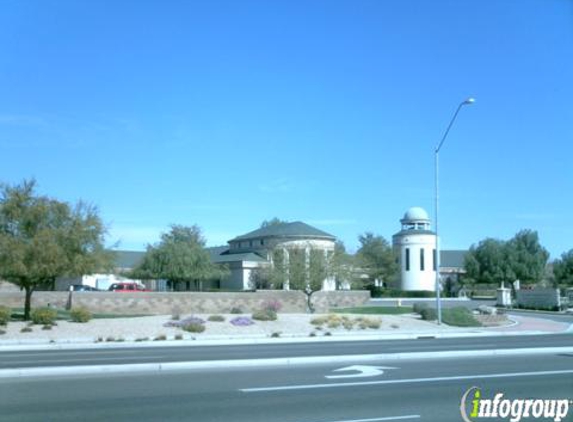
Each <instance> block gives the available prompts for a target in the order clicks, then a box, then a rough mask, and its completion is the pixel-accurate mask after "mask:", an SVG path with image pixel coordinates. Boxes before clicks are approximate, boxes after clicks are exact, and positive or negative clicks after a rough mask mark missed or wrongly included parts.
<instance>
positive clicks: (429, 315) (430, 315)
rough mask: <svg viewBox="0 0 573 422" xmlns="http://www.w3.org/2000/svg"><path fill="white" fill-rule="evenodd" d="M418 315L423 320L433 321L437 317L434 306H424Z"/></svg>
mask: <svg viewBox="0 0 573 422" xmlns="http://www.w3.org/2000/svg"><path fill="white" fill-rule="evenodd" d="M420 316H421V317H422V319H423V320H424V321H435V320H437V319H438V312H436V310H435V309H434V308H424V309H422V310H421V311H420Z"/></svg>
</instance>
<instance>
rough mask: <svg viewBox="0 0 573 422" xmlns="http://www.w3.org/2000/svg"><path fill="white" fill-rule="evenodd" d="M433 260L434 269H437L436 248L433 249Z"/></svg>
mask: <svg viewBox="0 0 573 422" xmlns="http://www.w3.org/2000/svg"><path fill="white" fill-rule="evenodd" d="M432 260H433V261H434V262H433V264H432V267H433V269H434V271H436V250H435V249H433V250H432Z"/></svg>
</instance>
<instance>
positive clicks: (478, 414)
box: [460, 387, 573, 422]
mask: <svg viewBox="0 0 573 422" xmlns="http://www.w3.org/2000/svg"><path fill="white" fill-rule="evenodd" d="M468 404H469V406H468ZM571 405H573V401H571V400H569V399H549V400H547V399H507V398H504V394H503V393H496V394H495V396H494V397H493V399H486V398H483V397H482V392H481V389H480V388H479V387H472V388H470V389H468V390H467V391H466V392H465V393H464V395H463V396H462V400H461V403H460V412H461V414H462V419H463V420H464V421H465V422H474V421H480V420H484V419H488V418H498V419H499V418H501V419H508V420H509V421H510V422H519V421H521V420H522V419H523V418H534V419H541V420H553V421H554V422H560V421H562V420H563V418H565V417H566V416H567V414H568V413H569V408H570V406H571Z"/></svg>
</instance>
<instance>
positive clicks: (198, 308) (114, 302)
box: [0, 290, 370, 315]
mask: <svg viewBox="0 0 573 422" xmlns="http://www.w3.org/2000/svg"><path fill="white" fill-rule="evenodd" d="M369 299H370V293H369V292H367V291H335V292H317V293H315V294H314V295H313V303H314V304H315V307H316V310H317V311H318V312H327V311H328V310H329V309H330V308H334V307H346V306H359V305H362V304H364V303H366V302H367V301H368V300H369ZM68 300H69V292H35V293H34V295H33V296H32V306H33V307H41V306H47V305H48V304H50V306H53V307H57V308H65V307H66V305H67V303H68ZM269 300H278V301H279V302H280V303H281V304H282V309H281V312H288V313H294V312H305V311H306V298H305V296H304V294H303V293H302V292H298V291H284V290H261V291H257V292H237V293H235V292H233V293H226V292H221V293H203V292H143V293H115V292H73V293H72V305H73V306H85V307H86V308H88V309H90V310H91V311H92V312H97V313H114V314H125V315H134V314H155V315H169V314H171V313H173V312H180V313H182V314H188V313H228V312H229V311H230V310H231V308H233V307H239V308H241V309H242V310H243V312H246V313H248V312H252V311H254V310H257V309H260V308H261V307H262V306H263V304H264V303H265V302H267V301H269ZM23 304H24V295H23V294H22V293H21V292H0V305H6V306H10V307H13V308H21V307H23Z"/></svg>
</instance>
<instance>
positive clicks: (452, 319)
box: [442, 307, 481, 327]
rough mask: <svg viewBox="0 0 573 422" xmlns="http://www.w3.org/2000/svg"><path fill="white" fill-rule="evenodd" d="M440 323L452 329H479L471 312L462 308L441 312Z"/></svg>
mask: <svg viewBox="0 0 573 422" xmlns="http://www.w3.org/2000/svg"><path fill="white" fill-rule="evenodd" d="M442 322H443V323H444V324H447V325H451V326H454V327H480V326H481V324H480V323H479V321H477V320H476V319H475V318H474V316H473V314H472V312H471V311H470V310H469V309H467V308H464V307H456V308H447V309H444V310H443V311H442Z"/></svg>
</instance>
